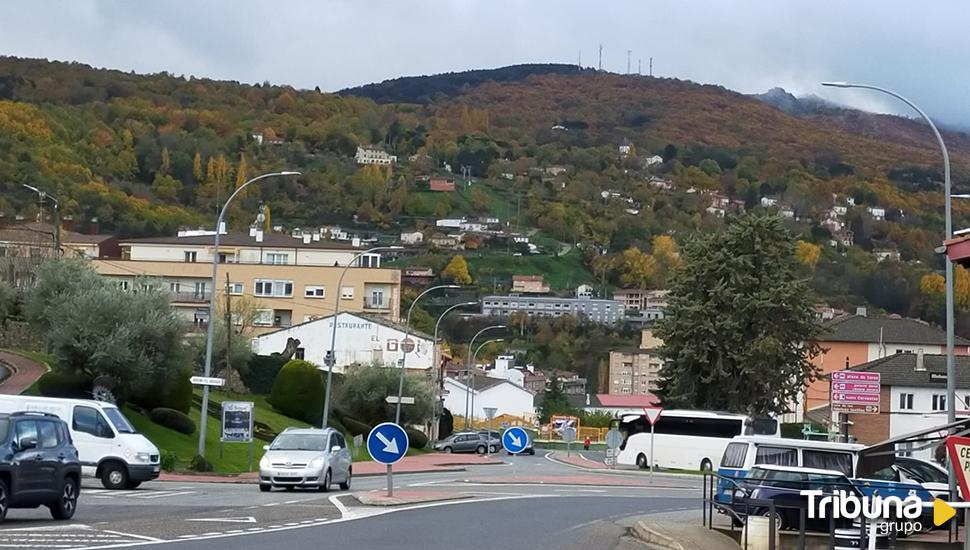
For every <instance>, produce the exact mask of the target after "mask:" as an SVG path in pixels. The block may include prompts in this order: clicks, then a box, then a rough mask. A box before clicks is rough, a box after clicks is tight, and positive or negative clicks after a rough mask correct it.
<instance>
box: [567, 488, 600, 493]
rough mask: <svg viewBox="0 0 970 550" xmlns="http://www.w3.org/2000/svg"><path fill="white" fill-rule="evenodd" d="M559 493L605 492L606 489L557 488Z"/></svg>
mask: <svg viewBox="0 0 970 550" xmlns="http://www.w3.org/2000/svg"><path fill="white" fill-rule="evenodd" d="M556 492H557V493H605V492H606V489H556Z"/></svg>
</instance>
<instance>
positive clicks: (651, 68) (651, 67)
mask: <svg viewBox="0 0 970 550" xmlns="http://www.w3.org/2000/svg"><path fill="white" fill-rule="evenodd" d="M650 76H653V57H651V58H650Z"/></svg>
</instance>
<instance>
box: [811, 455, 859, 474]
mask: <svg viewBox="0 0 970 550" xmlns="http://www.w3.org/2000/svg"><path fill="white" fill-rule="evenodd" d="M802 466H803V467H805V468H817V469H819V470H835V471H836V472H842V473H843V474H845V475H847V476H850V477H851V476H852V455H850V454H849V453H833V452H831V451H816V450H812V449H802Z"/></svg>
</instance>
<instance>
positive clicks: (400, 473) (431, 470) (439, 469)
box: [354, 466, 466, 477]
mask: <svg viewBox="0 0 970 550" xmlns="http://www.w3.org/2000/svg"><path fill="white" fill-rule="evenodd" d="M464 471H466V469H465V468H464V467H463V466H459V467H457V468H445V469H441V468H438V469H427V470H408V471H406V472H394V475H396V476H404V475H408V474H436V473H448V472H464ZM386 475H387V472H374V473H370V474H354V477H379V476H386Z"/></svg>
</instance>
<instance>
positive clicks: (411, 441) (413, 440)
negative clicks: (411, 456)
mask: <svg viewBox="0 0 970 550" xmlns="http://www.w3.org/2000/svg"><path fill="white" fill-rule="evenodd" d="M404 431H405V433H407V434H408V447H411V448H412V449H423V448H425V447H427V446H428V436H426V435H424V432H422V431H420V430H415V429H414V428H404Z"/></svg>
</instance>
